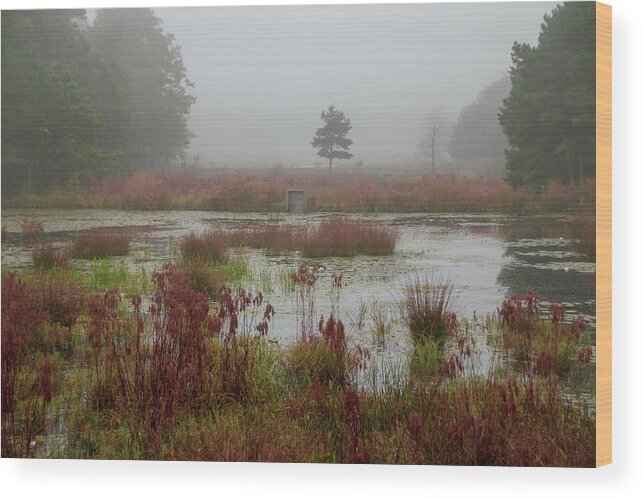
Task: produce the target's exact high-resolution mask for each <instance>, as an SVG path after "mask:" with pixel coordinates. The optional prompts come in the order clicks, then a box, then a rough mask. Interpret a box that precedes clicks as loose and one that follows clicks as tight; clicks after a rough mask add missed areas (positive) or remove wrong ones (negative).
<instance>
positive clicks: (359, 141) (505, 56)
mask: <svg viewBox="0 0 643 499" xmlns="http://www.w3.org/2000/svg"><path fill="white" fill-rule="evenodd" d="M555 5H556V4H555V3H549V2H548V3H531V2H528V3H475V4H424V5H422V4H420V5H417V4H415V5H412V4H407V5H403V4H391V5H339V6H338V5H325V6H281V7H279V6H272V7H193V8H157V9H154V11H155V13H156V15H157V16H159V17H160V18H161V19H162V20H163V27H164V30H165V32H169V33H173V34H174V35H175V37H176V42H177V43H178V44H179V45H181V46H182V54H183V60H184V63H185V66H186V68H187V71H188V77H189V79H190V80H191V81H192V82H193V83H194V84H195V88H194V89H192V90H191V91H192V93H193V95H195V96H196V98H197V101H196V104H195V105H194V106H193V108H192V113H191V117H190V121H189V128H190V130H191V131H192V132H193V133H194V134H195V135H196V136H195V137H194V138H193V139H192V144H191V147H190V156H191V155H193V154H199V155H200V158H201V166H210V165H211V164H212V161H214V164H215V166H226V165H228V166H233V165H236V166H238V165H248V166H250V165H272V164H277V163H281V164H283V165H284V166H290V165H291V164H294V165H296V166H303V165H312V164H313V163H315V162H322V163H323V164H324V163H325V160H323V159H321V158H318V157H317V155H316V152H315V150H314V149H313V148H312V147H311V146H310V141H311V139H312V136H313V134H314V132H315V129H316V128H318V127H319V126H321V121H320V119H319V113H320V111H321V110H322V109H323V108H327V107H328V105H330V104H334V105H335V106H336V107H338V108H340V109H342V110H343V111H344V112H345V113H346V115H347V116H348V117H349V118H350V119H351V121H352V123H353V131H352V133H351V138H352V139H353V141H354V145H353V147H352V148H351V152H352V153H353V154H354V155H355V157H354V160H362V161H364V162H366V163H367V164H373V163H383V164H390V163H395V164H404V163H405V162H408V161H411V159H412V157H413V154H414V153H415V152H416V151H417V144H418V141H419V139H420V137H421V136H422V135H423V129H424V127H426V120H427V115H428V114H429V113H430V111H431V109H432V108H434V107H435V106H439V107H441V108H442V110H443V111H444V112H445V113H446V114H447V115H448V116H450V117H451V118H452V119H455V118H456V117H457V115H458V113H459V112H460V110H461V108H462V107H463V106H465V105H466V104H468V103H470V102H472V101H473V100H475V98H476V96H477V94H478V93H479V92H480V91H481V90H482V89H483V88H485V87H486V86H488V85H489V84H490V83H491V82H493V81H494V80H497V79H498V78H500V77H501V76H502V74H503V72H506V71H507V70H508V68H509V64H510V62H511V58H510V52H511V46H512V44H513V42H514V41H515V40H518V41H521V42H529V43H535V42H536V40H537V36H538V33H539V31H540V24H541V22H542V18H543V16H544V14H546V13H548V12H550V11H551V10H552V9H553V8H554V7H555ZM341 163H343V162H339V164H338V166H340V165H341Z"/></svg>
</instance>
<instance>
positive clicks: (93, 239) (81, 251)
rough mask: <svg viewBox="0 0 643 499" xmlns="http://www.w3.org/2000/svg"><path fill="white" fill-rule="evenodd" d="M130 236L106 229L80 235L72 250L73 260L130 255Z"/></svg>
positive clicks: (75, 240)
mask: <svg viewBox="0 0 643 499" xmlns="http://www.w3.org/2000/svg"><path fill="white" fill-rule="evenodd" d="M129 245H130V236H129V235H128V234H123V233H121V234H119V233H115V232H112V231H108V230H105V229H101V230H98V231H92V232H84V233H81V234H78V235H77V236H76V238H75V239H74V243H73V246H72V250H71V256H72V257H73V258H82V259H86V260H93V259H95V258H107V257H109V256H123V255H127V254H128V253H129Z"/></svg>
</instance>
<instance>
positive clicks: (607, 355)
mask: <svg viewBox="0 0 643 499" xmlns="http://www.w3.org/2000/svg"><path fill="white" fill-rule="evenodd" d="M611 462H612V7H611V6H609V5H605V4H602V3H598V2H597V3H596V466H603V465H605V464H608V463H611Z"/></svg>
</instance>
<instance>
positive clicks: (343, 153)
mask: <svg viewBox="0 0 643 499" xmlns="http://www.w3.org/2000/svg"><path fill="white" fill-rule="evenodd" d="M321 119H322V121H324V123H325V124H324V126H323V127H321V128H318V129H317V131H316V132H315V136H314V137H313V141H312V142H311V144H312V146H313V147H314V148H316V149H317V155H318V156H319V157H320V158H328V172H329V173H331V172H332V171H333V159H351V158H352V157H353V155H352V154H351V153H349V152H348V149H349V148H350V146H351V145H352V144H353V141H352V140H351V139H349V138H347V135H348V132H350V131H351V129H352V128H353V125H351V120H350V119H348V118H346V117H345V116H344V112H343V111H340V110H339V109H335V106H330V107H329V108H328V110H326V111H322V112H321Z"/></svg>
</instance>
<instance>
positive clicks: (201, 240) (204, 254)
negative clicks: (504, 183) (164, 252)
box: [180, 229, 228, 264]
mask: <svg viewBox="0 0 643 499" xmlns="http://www.w3.org/2000/svg"><path fill="white" fill-rule="evenodd" d="M180 249H181V257H182V258H183V259H184V260H199V261H201V262H207V263H212V264H217V263H222V262H225V261H226V260H227V259H228V257H227V248H226V241H225V236H224V235H223V233H221V232H220V231H217V230H214V229H209V230H206V231H203V232H201V233H196V232H190V233H189V234H187V235H186V236H184V237H183V238H182V239H181V242H180Z"/></svg>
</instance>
